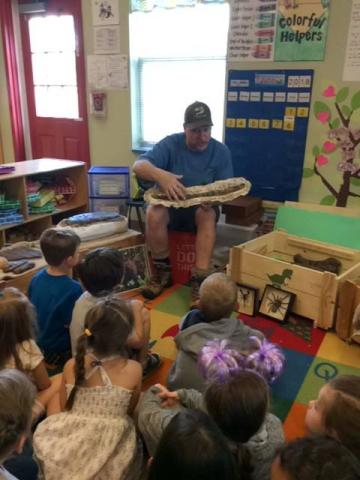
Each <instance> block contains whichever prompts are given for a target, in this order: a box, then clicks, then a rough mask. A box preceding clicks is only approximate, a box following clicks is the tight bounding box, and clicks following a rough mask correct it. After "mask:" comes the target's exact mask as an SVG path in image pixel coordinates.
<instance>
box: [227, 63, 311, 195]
mask: <svg viewBox="0 0 360 480" xmlns="http://www.w3.org/2000/svg"><path fill="white" fill-rule="evenodd" d="M313 73H314V72H313V70H251V71H250V70H230V71H229V75H228V87H227V101H226V120H225V143H226V145H227V146H228V147H229V148H230V151H231V153H232V159H233V165H234V174H235V176H241V177H245V178H247V179H248V180H250V182H251V183H252V188H251V191H250V195H253V196H256V197H260V198H263V199H264V200H271V201H285V200H293V201H297V200H298V193H299V189H300V185H301V179H302V171H303V163H304V153H305V145H306V135H307V127H308V120H309V115H310V104H311V91H312V84H313Z"/></svg>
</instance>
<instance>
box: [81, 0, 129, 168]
mask: <svg viewBox="0 0 360 480" xmlns="http://www.w3.org/2000/svg"><path fill="white" fill-rule="evenodd" d="M81 3H82V13H83V32H84V48H85V55H91V54H93V52H94V48H93V31H92V30H93V28H92V14H91V2H89V0H82V2H81ZM119 12H120V45H121V54H128V53H129V21H128V18H129V2H128V1H124V0H119ZM88 93H89V92H88ZM88 118H89V137H90V155H91V163H92V165H131V164H132V163H133V161H134V159H135V158H136V155H135V154H133V153H132V152H131V111H130V90H129V89H126V90H108V91H107V116H106V118H101V117H94V116H92V115H89V117H88Z"/></svg>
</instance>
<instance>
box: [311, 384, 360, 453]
mask: <svg viewBox="0 0 360 480" xmlns="http://www.w3.org/2000/svg"><path fill="white" fill-rule="evenodd" d="M305 426H306V428H307V429H308V431H309V432H310V433H312V434H315V435H316V434H323V435H328V436H330V437H333V438H336V439H337V440H339V442H341V443H342V444H343V445H345V446H346V447H347V448H348V449H349V450H350V451H351V452H352V453H353V454H354V455H355V456H356V457H357V458H358V459H359V460H360V433H359V432H360V377H359V376H356V375H339V376H338V377H335V378H333V379H332V380H330V382H329V383H327V384H326V385H324V386H323V387H322V389H321V390H320V392H319V395H318V398H317V399H316V400H312V401H311V402H310V403H309V407H308V410H307V412H306V417H305Z"/></svg>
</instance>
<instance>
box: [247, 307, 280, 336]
mask: <svg viewBox="0 0 360 480" xmlns="http://www.w3.org/2000/svg"><path fill="white" fill-rule="evenodd" d="M238 318H240V320H242V321H243V322H244V323H245V324H246V325H248V326H249V327H251V328H254V329H256V330H260V332H262V333H263V334H264V335H265V337H266V338H267V339H268V340H270V339H271V337H272V335H273V334H274V332H275V330H276V329H277V328H278V325H277V323H276V322H274V321H272V320H268V319H267V318H263V317H259V316H256V317H250V316H249V315H245V314H243V313H241V314H240V315H239V316H238Z"/></svg>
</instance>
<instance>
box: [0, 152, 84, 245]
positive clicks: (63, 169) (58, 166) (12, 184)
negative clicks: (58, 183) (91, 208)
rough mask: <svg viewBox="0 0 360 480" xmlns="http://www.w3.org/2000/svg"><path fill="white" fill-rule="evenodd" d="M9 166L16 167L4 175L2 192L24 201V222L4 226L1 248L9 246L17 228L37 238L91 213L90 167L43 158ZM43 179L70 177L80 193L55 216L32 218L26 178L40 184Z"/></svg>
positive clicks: (0, 177)
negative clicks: (63, 221)
mask: <svg viewBox="0 0 360 480" xmlns="http://www.w3.org/2000/svg"><path fill="white" fill-rule="evenodd" d="M6 166H12V167H14V168H15V170H14V172H12V173H10V174H6V175H0V191H1V192H3V193H5V195H6V198H12V199H17V200H20V202H21V207H20V212H21V213H22V215H23V216H24V221H23V222H18V223H11V224H5V225H1V226H0V246H3V245H4V244H5V243H7V241H8V234H9V233H10V232H11V231H12V230H14V229H16V228H19V227H21V226H26V228H27V229H28V230H29V231H30V232H32V233H34V236H38V235H40V234H41V232H42V231H43V230H44V229H45V228H48V227H51V226H52V225H53V224H55V223H57V222H58V219H60V218H61V217H62V216H67V215H71V214H72V213H80V212H85V211H86V210H87V209H88V182H87V166H86V164H85V163H84V162H77V161H72V160H61V159H54V158H41V159H38V160H27V161H25V162H16V163H11V164H6ZM42 175H49V176H51V175H54V176H57V175H64V176H66V177H69V178H70V180H71V181H72V182H74V184H75V185H76V193H75V194H74V196H73V198H72V199H71V200H70V201H69V203H66V204H64V205H62V206H59V207H58V208H56V210H55V211H54V212H52V213H44V214H37V215H30V214H29V212H28V207H27V202H26V178H27V177H31V178H32V179H35V180H36V177H37V176H39V177H40V176H42Z"/></svg>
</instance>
